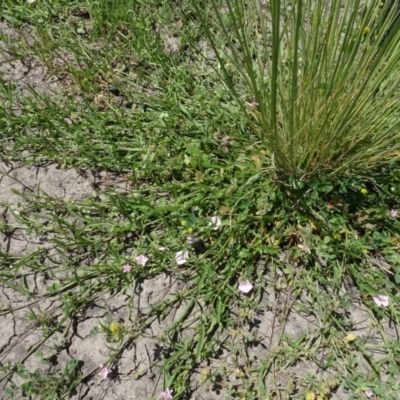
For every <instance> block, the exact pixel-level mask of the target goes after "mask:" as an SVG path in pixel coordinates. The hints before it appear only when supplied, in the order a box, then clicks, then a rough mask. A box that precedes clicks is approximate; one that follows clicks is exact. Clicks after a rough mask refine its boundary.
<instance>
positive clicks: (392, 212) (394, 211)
mask: <svg viewBox="0 0 400 400" xmlns="http://www.w3.org/2000/svg"><path fill="white" fill-rule="evenodd" d="M390 216H391V217H392V218H396V217H397V216H398V213H397V211H396V210H393V209H392V210H390Z"/></svg>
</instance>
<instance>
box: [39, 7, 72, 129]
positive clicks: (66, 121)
mask: <svg viewBox="0 0 400 400" xmlns="http://www.w3.org/2000/svg"><path fill="white" fill-rule="evenodd" d="M34 1H35V0H34ZM64 122H65V123H66V124H67V125H72V121H71V120H70V119H69V118H64Z"/></svg>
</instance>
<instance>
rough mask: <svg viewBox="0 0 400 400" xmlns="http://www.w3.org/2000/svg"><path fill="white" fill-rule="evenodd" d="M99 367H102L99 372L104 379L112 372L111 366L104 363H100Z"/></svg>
mask: <svg viewBox="0 0 400 400" xmlns="http://www.w3.org/2000/svg"><path fill="white" fill-rule="evenodd" d="M99 368H101V370H100V372H99V375H100V376H101V378H102V379H107V376H108V375H109V374H111V368H110V367H108V366H107V365H103V364H100V365H99Z"/></svg>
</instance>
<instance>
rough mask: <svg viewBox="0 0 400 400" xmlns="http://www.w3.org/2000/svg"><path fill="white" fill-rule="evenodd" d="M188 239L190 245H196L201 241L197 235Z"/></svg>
mask: <svg viewBox="0 0 400 400" xmlns="http://www.w3.org/2000/svg"><path fill="white" fill-rule="evenodd" d="M186 239H187V241H188V242H189V243H190V244H194V243H197V242H199V241H200V239H199V238H198V237H197V236H196V234H193V235H190V236H188V237H187V238H186Z"/></svg>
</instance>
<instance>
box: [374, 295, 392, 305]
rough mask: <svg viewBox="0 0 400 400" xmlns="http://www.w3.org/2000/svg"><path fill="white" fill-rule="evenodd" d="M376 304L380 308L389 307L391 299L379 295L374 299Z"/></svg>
mask: <svg viewBox="0 0 400 400" xmlns="http://www.w3.org/2000/svg"><path fill="white" fill-rule="evenodd" d="M374 302H375V303H376V305H377V306H379V307H387V306H388V305H389V297H388V296H383V295H381V294H379V295H378V296H375V297H374Z"/></svg>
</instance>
